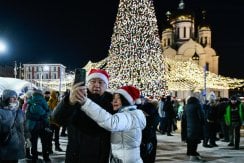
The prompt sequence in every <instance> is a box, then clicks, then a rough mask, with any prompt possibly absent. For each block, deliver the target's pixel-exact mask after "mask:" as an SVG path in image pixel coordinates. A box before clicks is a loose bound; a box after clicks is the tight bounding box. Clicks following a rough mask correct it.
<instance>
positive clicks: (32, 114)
mask: <svg viewBox="0 0 244 163" xmlns="http://www.w3.org/2000/svg"><path fill="white" fill-rule="evenodd" d="M27 105H28V106H27V109H26V126H27V128H28V130H29V131H30V133H31V139H30V141H31V144H32V147H31V154H32V162H37V160H38V152H37V144H38V138H40V139H41V143H42V156H43V159H44V161H45V162H50V161H51V160H50V158H49V153H48V139H47V137H48V136H50V133H51V130H50V128H49V127H50V126H49V119H48V117H49V115H50V109H49V108H48V105H47V102H46V100H45V98H44V96H43V93H42V91H41V90H38V89H37V90H34V91H33V94H32V98H31V99H30V100H28V104H27Z"/></svg>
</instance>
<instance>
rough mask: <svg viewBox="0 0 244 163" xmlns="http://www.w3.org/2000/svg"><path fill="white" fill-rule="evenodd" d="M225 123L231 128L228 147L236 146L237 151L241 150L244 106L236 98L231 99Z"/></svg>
mask: <svg viewBox="0 0 244 163" xmlns="http://www.w3.org/2000/svg"><path fill="white" fill-rule="evenodd" d="M224 116H225V122H226V125H227V126H229V139H230V143H229V144H228V146H235V149H239V148H240V130H241V125H242V123H243V121H244V106H243V104H242V103H241V102H240V101H239V100H238V99H237V97H236V96H233V97H231V98H230V103H229V104H228V105H227V107H226V113H225V115H224Z"/></svg>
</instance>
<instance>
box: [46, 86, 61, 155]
mask: <svg viewBox="0 0 244 163" xmlns="http://www.w3.org/2000/svg"><path fill="white" fill-rule="evenodd" d="M58 103H59V92H58V91H55V90H52V91H51V95H50V98H49V100H48V102H47V104H48V107H49V109H50V110H51V111H52V112H53V111H54V110H55V109H56V106H57V105H58ZM50 128H51V130H52V135H51V136H50V140H49V153H53V150H52V139H53V134H54V141H55V151H59V152H62V151H63V150H62V149H61V148H60V143H59V132H60V126H59V125H58V124H57V123H55V122H54V120H53V119H52V118H51V119H50Z"/></svg>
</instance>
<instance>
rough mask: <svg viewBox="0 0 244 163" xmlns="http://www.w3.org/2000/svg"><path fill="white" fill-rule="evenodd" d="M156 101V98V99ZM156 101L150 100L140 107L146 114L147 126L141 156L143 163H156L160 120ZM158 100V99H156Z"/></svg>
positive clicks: (144, 130) (143, 133) (143, 132)
mask: <svg viewBox="0 0 244 163" xmlns="http://www.w3.org/2000/svg"><path fill="white" fill-rule="evenodd" d="M154 101H155V100H154ZM154 101H148V102H146V103H145V104H144V105H142V106H141V107H140V109H141V110H142V111H143V113H144V114H145V116H146V122H147V123H146V127H145V128H144V129H143V130H142V142H141V146H140V148H141V157H142V160H143V163H154V162H155V159H156V151H157V134H156V131H157V126H158V123H159V121H160V117H159V115H158V111H157V107H156V106H155V105H154V104H153V102H154ZM156 102H157V101H156Z"/></svg>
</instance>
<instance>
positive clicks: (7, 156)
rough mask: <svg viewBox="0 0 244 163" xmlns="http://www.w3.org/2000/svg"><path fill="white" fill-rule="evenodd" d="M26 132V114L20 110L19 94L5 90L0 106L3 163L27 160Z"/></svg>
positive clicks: (0, 160) (0, 145) (1, 159)
mask: <svg viewBox="0 0 244 163" xmlns="http://www.w3.org/2000/svg"><path fill="white" fill-rule="evenodd" d="M24 131H25V128H24V113H23V111H22V110H21V109H19V103H18V96H17V93H16V92H15V91H14V90H10V89H5V90H3V94H2V97H1V105H0V162H1V163H4V162H16V163H17V162H18V160H20V159H24V158H25V148H24V145H25V137H24V136H25V133H24ZM26 136H27V135H26ZM5 140H6V141H5Z"/></svg>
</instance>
